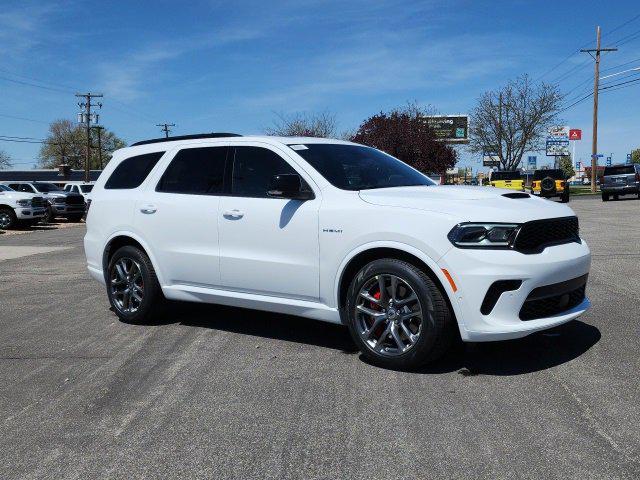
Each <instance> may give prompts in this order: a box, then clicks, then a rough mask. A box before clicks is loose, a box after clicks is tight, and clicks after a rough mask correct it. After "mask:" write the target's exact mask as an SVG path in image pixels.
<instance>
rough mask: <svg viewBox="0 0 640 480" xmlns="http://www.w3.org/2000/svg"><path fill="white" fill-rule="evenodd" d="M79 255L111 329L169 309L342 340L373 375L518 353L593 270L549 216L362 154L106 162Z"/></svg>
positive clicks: (208, 151)
mask: <svg viewBox="0 0 640 480" xmlns="http://www.w3.org/2000/svg"><path fill="white" fill-rule="evenodd" d="M84 244H85V251H86V256H87V263H88V268H89V271H90V272H91V275H92V276H93V277H94V278H95V279H97V280H99V281H100V282H102V283H104V284H106V286H107V294H108V296H109V301H110V302H111V305H112V306H113V308H114V311H115V312H116V314H117V315H118V316H119V317H120V318H122V319H124V320H126V321H128V322H148V321H151V320H153V318H154V316H155V315H159V314H160V313H161V312H162V307H163V302H164V300H165V299H171V300H186V301H192V302H207V303H218V304H224V305H233V306H238V307H247V308H254V309H260V310H268V311H272V312H280V313H287V314H294V315H299V316H303V317H309V318H314V319H318V320H324V321H328V322H335V323H343V324H346V325H347V326H348V328H349V330H350V332H351V335H352V336H353V339H354V341H355V342H356V344H357V345H358V346H359V348H360V349H361V350H362V352H363V353H364V354H365V355H366V356H367V357H369V358H370V359H372V360H373V361H375V362H377V363H378V364H381V365H385V366H389V367H395V368H412V367H415V366H418V365H421V364H424V363H425V362H428V361H430V360H433V359H435V358H437V357H438V356H440V355H441V354H442V353H443V352H444V351H445V350H446V349H447V347H448V345H449V344H450V342H451V340H452V339H453V338H454V335H457V333H459V335H460V337H461V338H462V339H463V340H465V341H490V340H500V339H509V338H518V337H523V336H525V335H528V334H530V333H532V332H535V331H538V330H543V329H547V328H550V327H553V326H556V325H559V324H562V323H565V322H567V321H569V320H571V319H574V318H576V317H577V316H578V315H580V314H582V313H583V312H585V311H586V310H587V309H588V308H589V306H590V303H589V300H588V299H587V298H586V296H585V287H586V281H587V275H588V273H589V268H590V263H591V255H590V252H589V248H588V247H587V245H586V243H585V242H584V241H583V240H581V239H580V237H579V235H578V220H577V218H576V216H575V214H574V213H573V211H572V210H571V209H570V208H569V207H567V206H565V205H561V204H557V203H553V202H549V201H547V200H543V199H539V198H533V197H531V196H530V195H529V194H527V193H523V192H506V191H504V190H500V189H492V188H485V187H462V186H436V185H435V184H434V182H433V181H431V180H430V179H429V178H427V177H426V176H425V175H423V174H422V173H420V172H418V171H416V170H414V169H413V168H411V167H409V166H407V165H406V164H405V163H403V162H401V161H399V160H397V159H395V158H393V157H391V156H389V155H387V154H385V153H383V152H381V151H379V150H376V149H374V148H369V147H365V146H362V145H358V144H354V143H350V142H343V141H339V140H327V139H319V138H278V137H260V136H253V137H241V136H234V135H231V134H218V135H216V134H211V135H197V136H187V137H174V138H170V139H168V140H164V139H163V140H151V141H145V142H139V143H137V144H134V145H133V146H131V147H129V148H124V149H122V150H119V151H117V152H116V153H115V154H114V156H113V159H112V160H111V162H109V164H108V166H107V167H106V169H105V171H104V173H103V174H102V175H101V176H100V179H99V180H98V181H97V183H96V185H95V187H94V189H93V191H92V203H91V208H90V209H89V213H88V218H87V234H86V237H85V241H84Z"/></svg>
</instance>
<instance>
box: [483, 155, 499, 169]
mask: <svg viewBox="0 0 640 480" xmlns="http://www.w3.org/2000/svg"><path fill="white" fill-rule="evenodd" d="M482 166H484V167H499V166H500V157H499V156H498V154H497V153H494V152H484V153H483V154H482Z"/></svg>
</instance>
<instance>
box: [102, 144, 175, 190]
mask: <svg viewBox="0 0 640 480" xmlns="http://www.w3.org/2000/svg"><path fill="white" fill-rule="evenodd" d="M162 155H164V152H153V153H146V154H144V155H136V156H134V157H129V158H127V159H126V160H123V161H122V162H120V165H118V166H117V167H116V169H115V170H114V171H113V173H112V174H111V176H110V177H109V180H107V183H105V185H104V188H106V189H113V190H116V189H131V188H137V187H139V186H140V185H141V184H142V182H144V179H145V178H147V175H149V172H150V171H151V170H152V169H153V167H154V166H155V165H156V163H158V160H160V157H162Z"/></svg>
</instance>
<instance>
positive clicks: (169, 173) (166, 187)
mask: <svg viewBox="0 0 640 480" xmlns="http://www.w3.org/2000/svg"><path fill="white" fill-rule="evenodd" d="M226 160H227V147H204V148H186V149H184V150H180V151H179V152H178V153H177V154H176V156H175V157H174V158H173V160H172V161H171V163H170V164H169V166H168V167H167V170H166V171H165V172H164V174H163V175H162V178H161V179H160V182H159V183H158V187H157V188H156V190H157V191H158V192H171V193H190V194H196V195H205V194H216V193H222V191H223V186H224V171H225V163H226Z"/></svg>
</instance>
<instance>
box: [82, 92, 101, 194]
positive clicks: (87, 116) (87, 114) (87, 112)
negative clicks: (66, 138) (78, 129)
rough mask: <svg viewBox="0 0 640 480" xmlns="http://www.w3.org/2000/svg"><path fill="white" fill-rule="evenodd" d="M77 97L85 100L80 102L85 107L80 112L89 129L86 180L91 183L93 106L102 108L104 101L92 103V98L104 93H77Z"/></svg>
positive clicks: (96, 121) (85, 169) (85, 166)
mask: <svg viewBox="0 0 640 480" xmlns="http://www.w3.org/2000/svg"><path fill="white" fill-rule="evenodd" d="M76 97H80V98H84V101H82V102H78V106H79V107H80V108H83V109H84V112H80V114H78V120H79V121H80V122H79V123H84V125H85V129H86V131H87V152H86V156H85V160H84V181H85V182H87V183H89V181H91V178H90V176H89V168H90V166H89V163H90V160H91V107H98V108H102V103H100V102H98V103H91V99H92V98H102V97H103V95H102V94H96V93H76ZM94 115H95V118H96V119H95V123H98V115H97V114H94Z"/></svg>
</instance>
